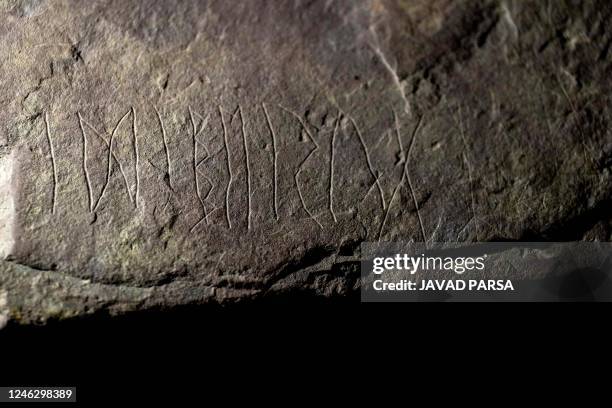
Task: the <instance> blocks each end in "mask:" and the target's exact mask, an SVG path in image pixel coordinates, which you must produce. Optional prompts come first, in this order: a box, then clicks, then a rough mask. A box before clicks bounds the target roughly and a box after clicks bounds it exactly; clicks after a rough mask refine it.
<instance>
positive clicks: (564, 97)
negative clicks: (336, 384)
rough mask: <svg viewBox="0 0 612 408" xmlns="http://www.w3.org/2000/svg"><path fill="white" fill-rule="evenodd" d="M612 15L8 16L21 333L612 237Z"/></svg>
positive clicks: (8, 254) (17, 3)
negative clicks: (390, 246) (460, 249)
mask: <svg viewBox="0 0 612 408" xmlns="http://www.w3.org/2000/svg"><path fill="white" fill-rule="evenodd" d="M611 12H612V6H611V5H610V4H609V2H607V1H603V0H601V1H596V0H591V1H583V2H570V1H560V2H544V1H539V0H528V1H512V0H481V1H470V2H453V1H449V0H433V1H432V0H363V1H353V0H346V1H334V2H330V1H323V0H321V1H300V0H295V1H290V2H289V1H287V2H277V1H263V0H262V1H248V2H239V1H225V0H224V1H221V0H216V1H200V0H181V1H178V0H177V1H162V0H157V1H155V0H150V1H124V0H122V1H118V0H116V1H115V0H99V1H91V2H87V3H84V2H78V1H69V0H62V1H53V2H50V1H44V0H38V1H34V0H29V1H26V0H12V1H3V2H1V3H0V15H1V17H2V21H3V24H2V26H1V27H0V52H1V55H2V56H3V60H4V62H3V63H2V64H0V78H2V81H1V82H0V105H1V106H2V109H1V110H0V124H1V128H0V146H1V147H0V255H2V258H3V259H4V261H2V262H1V263H0V294H2V293H5V294H6V295H5V296H6V301H5V302H4V303H0V316H2V313H5V315H6V316H8V317H7V319H13V320H15V321H19V322H24V323H30V322H38V321H46V320H48V319H49V318H66V317H71V316H79V315H86V314H90V313H94V312H96V311H100V310H106V311H110V312H111V313H122V312H127V311H132V310H142V309H147V308H151V307H157V306H164V307H172V306H173V305H187V304H201V303H208V302H213V303H218V302H222V303H223V302H238V301H244V300H251V299H258V298H261V297H263V296H276V295H278V294H279V293H286V292H287V291H289V292H292V291H305V292H306V293H308V294H309V295H310V296H325V297H331V296H346V295H348V294H351V293H355V292H356V291H358V289H359V273H358V270H357V271H356V270H355V268H354V267H353V266H352V265H353V264H352V262H354V261H355V260H357V259H358V256H359V253H358V248H359V244H360V243H361V242H365V241H378V240H383V241H399V240H405V241H408V240H415V241H440V242H444V241H487V240H501V239H505V240H521V239H559V240H565V239H570V240H573V239H575V240H579V239H582V238H585V237H587V238H589V237H591V238H593V237H594V236H595V235H594V234H596V237H597V239H606V240H607V239H609V238H610V229H609V225H610V224H609V220H610V218H611V217H610V215H609V213H608V211H607V208H608V203H609V200H610V197H611V195H610V192H611V188H612V180H611V178H610V166H611V164H612V135H611V134H610V131H609V126H608V121H609V117H610V95H611V92H610V81H609V78H610V74H611V73H612V72H611V64H610V62H611V56H610V44H611V42H612V30H610V29H609V27H610V16H611ZM596 226H597V232H592V229H593V228H594V227H596ZM3 310H4V312H3ZM0 320H1V319H0ZM5 320H6V319H5Z"/></svg>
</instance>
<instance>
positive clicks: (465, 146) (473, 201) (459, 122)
mask: <svg viewBox="0 0 612 408" xmlns="http://www.w3.org/2000/svg"><path fill="white" fill-rule="evenodd" d="M455 123H456V124H457V125H458V126H459V135H460V136H461V141H462V143H463V149H464V153H463V160H464V161H465V164H466V168H467V173H468V180H469V182H470V200H471V204H472V217H473V218H474V221H475V224H476V241H478V230H479V222H478V216H477V215H476V197H475V196H474V179H473V178H472V164H471V163H470V160H469V159H468V156H467V155H468V152H469V147H468V142H467V139H466V138H465V130H464V128H463V114H462V112H461V107H459V119H457V118H455Z"/></svg>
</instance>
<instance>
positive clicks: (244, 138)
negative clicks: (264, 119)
mask: <svg viewBox="0 0 612 408" xmlns="http://www.w3.org/2000/svg"><path fill="white" fill-rule="evenodd" d="M238 109H239V110H240V123H241V125H242V144H243V146H244V160H245V162H246V178H247V205H248V213H247V229H251V165H250V163H249V147H248V145H247V136H246V130H245V124H244V116H243V114H242V107H241V106H240V105H238Z"/></svg>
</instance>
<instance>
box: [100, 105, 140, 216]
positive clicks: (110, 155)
mask: <svg viewBox="0 0 612 408" xmlns="http://www.w3.org/2000/svg"><path fill="white" fill-rule="evenodd" d="M129 114H130V111H127V112H126V114H125V115H123V117H122V118H121V119H119V122H117V125H116V126H115V128H114V129H113V132H112V133H111V137H110V141H109V143H108V169H107V171H106V182H105V183H104V187H103V188H102V193H100V197H99V198H98V202H97V203H96V205H95V206H94V211H96V210H97V209H98V206H99V205H100V202H101V201H102V198H104V195H105V194H106V190H107V189H108V185H109V184H110V178H111V171H112V170H113V141H114V140H115V135H116V134H117V130H118V129H119V126H121V123H123V120H124V119H125V118H126V117H127V116H128V115H129ZM128 193H129V195H130V201H132V197H131V193H130V191H129V188H128Z"/></svg>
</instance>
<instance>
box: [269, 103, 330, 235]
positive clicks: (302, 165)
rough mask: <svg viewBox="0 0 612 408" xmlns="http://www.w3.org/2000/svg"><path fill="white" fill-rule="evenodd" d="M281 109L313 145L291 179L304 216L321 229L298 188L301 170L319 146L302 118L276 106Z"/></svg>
mask: <svg viewBox="0 0 612 408" xmlns="http://www.w3.org/2000/svg"><path fill="white" fill-rule="evenodd" d="M278 106H279V107H280V108H281V109H283V110H285V111H286V112H288V113H290V114H291V115H293V116H295V117H296V119H297V120H298V121H299V122H300V124H301V125H302V127H303V128H304V131H305V132H306V134H307V135H308V138H309V139H310V142H311V143H312V144H314V148H313V149H312V150H311V151H310V153H308V155H307V156H306V158H304V160H302V162H301V163H300V165H299V166H298V171H297V172H296V173H295V175H294V177H293V179H294V181H295V187H296V188H297V191H298V195H299V196H300V201H301V203H302V208H303V209H304V211H306V214H308V216H309V217H310V218H311V219H312V220H313V221H314V222H315V223H317V225H318V226H319V227H320V228H321V229H323V226H322V225H321V223H320V222H319V221H318V220H317V219H316V218H315V217H314V216H313V215H312V213H311V212H310V210H309V209H308V208H307V206H306V202H305V201H304V195H303V194H302V189H301V188H300V183H299V177H300V174H301V173H302V170H304V165H305V164H306V162H307V161H308V159H310V157H311V156H312V155H313V154H314V153H315V152H316V151H317V150H319V145H318V144H317V142H316V140H315V138H314V137H313V136H312V133H310V130H308V128H307V127H306V124H305V123H304V121H303V120H302V118H301V117H300V115H298V114H297V113H295V112H293V111H291V110H290V109H287V108H285V107H283V106H282V105H278Z"/></svg>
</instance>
